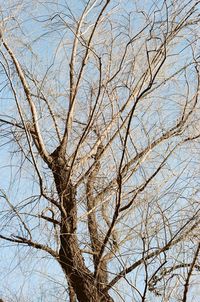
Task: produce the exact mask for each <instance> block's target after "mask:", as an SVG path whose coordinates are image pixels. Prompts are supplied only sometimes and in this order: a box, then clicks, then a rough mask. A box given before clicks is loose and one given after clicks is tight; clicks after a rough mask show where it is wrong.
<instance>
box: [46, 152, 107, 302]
mask: <svg viewBox="0 0 200 302" xmlns="http://www.w3.org/2000/svg"><path fill="white" fill-rule="evenodd" d="M53 157H54V159H53V161H52V164H51V169H52V172H53V175H54V180H55V184H56V189H57V192H58V195H59V199H60V206H61V207H60V208H61V223H60V250H59V263H60V265H61V267H62V269H63V271H64V273H65V275H66V278H67V280H68V284H70V287H71V291H74V292H75V294H76V297H77V299H78V301H80V302H97V301H102V302H111V301H113V299H112V298H111V297H110V296H109V295H108V293H105V292H104V293H103V286H101V285H99V284H98V282H97V281H96V280H95V278H94V276H93V274H92V273H91V272H90V271H89V269H88V268H87V267H86V265H85V263H84V258H83V256H82V253H81V250H80V248H79V245H78V238H77V234H76V228H77V204H76V192H75V189H74V187H73V185H72V183H71V181H70V179H69V167H68V166H67V165H66V160H65V159H64V158H61V157H60V156H59V155H58V154H53ZM104 286H105V284H104ZM73 300H74V301H75V298H74V297H73Z"/></svg>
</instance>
